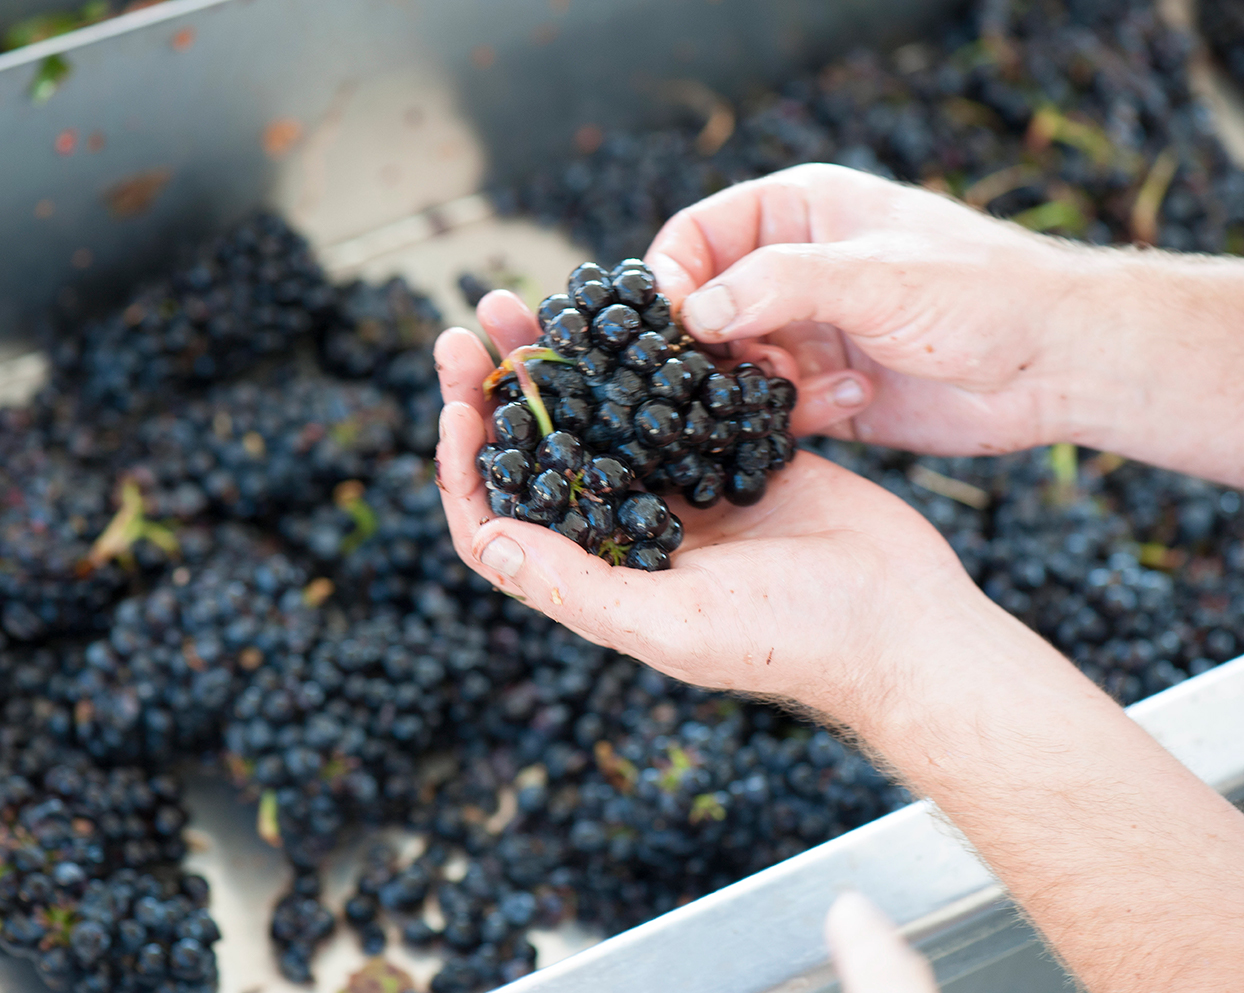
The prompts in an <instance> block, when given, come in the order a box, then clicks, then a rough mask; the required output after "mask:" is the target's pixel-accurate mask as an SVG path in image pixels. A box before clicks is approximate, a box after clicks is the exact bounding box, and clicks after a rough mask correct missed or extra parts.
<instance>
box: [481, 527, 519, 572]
mask: <svg viewBox="0 0 1244 993" xmlns="http://www.w3.org/2000/svg"><path fill="white" fill-rule="evenodd" d="M479 560H480V561H481V562H483V563H484V565H486V566H488V568H489V569H496V570H497V572H499V573H501V575H503V576H509V577H510V578H511V579H513V578H514V577H515V576H516V575H518V570H519V569H521V568H522V567H523V549H522V546H521V545H519V543H518V542H517V541H515V540H514V539H513V538H507V537H506V536H505V535H498V536H497V537H496V538H493V539H492V541H490V542H489V543H488V544H487V545H486V546H484V550H483V552H481V553H480V557H479Z"/></svg>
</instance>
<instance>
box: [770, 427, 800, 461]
mask: <svg viewBox="0 0 1244 993" xmlns="http://www.w3.org/2000/svg"><path fill="white" fill-rule="evenodd" d="M794 457H795V439H794V437H793V436H791V434H790V433H789V432H786V431H778V432H775V433H774V434H771V435H770V436H769V468H770V469H784V468H786V466H788V465H790V463H791V460H793V459H794Z"/></svg>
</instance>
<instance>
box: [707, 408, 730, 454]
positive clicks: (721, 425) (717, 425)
mask: <svg viewBox="0 0 1244 993" xmlns="http://www.w3.org/2000/svg"><path fill="white" fill-rule="evenodd" d="M738 436H739V425H738V424H737V423H736V422H735V421H734V420H733V418H729V417H727V418H725V419H724V420H720V421H714V422H713V429H712V430H711V431H710V432H709V434H708V437H707V438H705V439H704V443H703V448H704V451H706V452H708V453H709V454H710V455H720V454H722V453H723V452H726V451H728V450H729V448H730V446H731V445H733V444H734V442H735V439H736V438H738Z"/></svg>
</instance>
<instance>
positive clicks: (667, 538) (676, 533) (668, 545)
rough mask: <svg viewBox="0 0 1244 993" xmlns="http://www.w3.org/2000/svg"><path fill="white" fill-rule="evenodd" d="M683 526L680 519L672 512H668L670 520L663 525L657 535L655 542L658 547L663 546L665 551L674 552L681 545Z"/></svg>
mask: <svg viewBox="0 0 1244 993" xmlns="http://www.w3.org/2000/svg"><path fill="white" fill-rule="evenodd" d="M682 539H683V528H682V521H681V520H679V519H678V517H677V516H676V515H674V514H670V521H669V523H668V524H667V525H665V530H664V531H662V532H661V533H660V534H659V535H657V537H656V539H655V542H656V545H657V547H658V548H664V549H665V550H666V551H667V552H676V551H678V549H679V547H680V546H681V545H682Z"/></svg>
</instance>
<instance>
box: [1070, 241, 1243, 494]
mask: <svg viewBox="0 0 1244 993" xmlns="http://www.w3.org/2000/svg"><path fill="white" fill-rule="evenodd" d="M1070 254H1071V255H1072V256H1074V259H1073V260H1069V261H1072V264H1073V265H1074V267H1075V270H1074V272H1071V271H1069V272H1068V280H1067V289H1066V290H1065V291H1064V293H1063V294H1062V295H1061V298H1060V300H1059V302H1058V304H1057V305H1056V306H1054V307H1053V308H1052V309H1051V317H1050V319H1051V321H1052V322H1053V323H1052V325H1051V335H1052V337H1053V338H1054V339H1055V340H1057V341H1058V342H1059V344H1058V347H1057V351H1058V352H1059V354H1060V355H1061V356H1062V359H1061V360H1060V363H1059V365H1060V366H1061V367H1062V369H1063V370H1064V375H1063V376H1062V377H1061V382H1059V381H1054V382H1053V383H1051V390H1050V394H1049V395H1050V409H1051V412H1052V416H1051V417H1050V418H1049V422H1050V424H1051V425H1052V429H1051V437H1050V438H1049V440H1050V441H1066V442H1073V443H1075V444H1079V445H1084V446H1087V447H1091V448H1097V449H1102V450H1107V451H1113V452H1117V453H1119V454H1122V455H1127V456H1129V457H1132V458H1137V459H1140V460H1142V461H1148V462H1153V463H1156V464H1159V465H1164V466H1167V467H1170V468H1177V469H1183V470H1185V471H1189V472H1194V473H1200V474H1203V475H1211V476H1218V477H1219V478H1222V476H1221V473H1222V472H1223V471H1224V467H1231V468H1229V469H1226V470H1225V471H1228V472H1230V471H1232V470H1233V469H1234V468H1235V467H1236V466H1237V465H1238V461H1239V457H1240V456H1244V442H1241V440H1239V439H1238V438H1236V437H1235V435H1236V433H1235V432H1231V431H1222V430H1221V425H1224V424H1237V423H1239V421H1240V418H1241V417H1242V416H1244V395H1242V394H1241V392H1240V389H1239V383H1240V381H1241V379H1244V335H1241V334H1240V332H1239V326H1240V318H1241V315H1244V261H1242V260H1238V259H1228V258H1205V257H1201V256H1179V255H1173V254H1170V253H1166V252H1158V251H1135V250H1119V249H1072V250H1071V252H1070Z"/></svg>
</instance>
